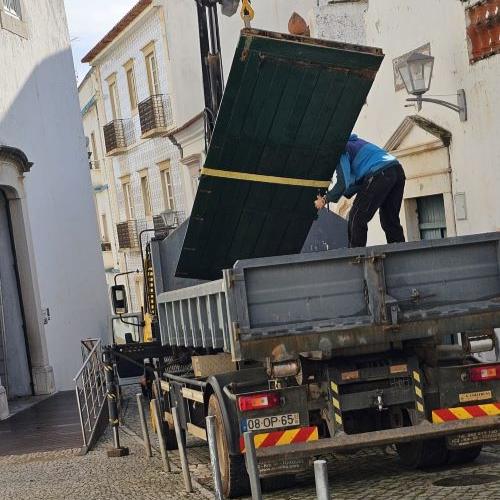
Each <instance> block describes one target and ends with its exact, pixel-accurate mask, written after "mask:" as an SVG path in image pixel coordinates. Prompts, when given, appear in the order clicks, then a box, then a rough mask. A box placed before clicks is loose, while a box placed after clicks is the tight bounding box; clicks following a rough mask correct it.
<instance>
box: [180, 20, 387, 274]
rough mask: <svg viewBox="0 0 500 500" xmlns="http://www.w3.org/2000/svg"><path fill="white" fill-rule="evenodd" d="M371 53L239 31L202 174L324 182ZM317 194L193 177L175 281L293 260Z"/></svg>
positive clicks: (365, 81)
mask: <svg viewBox="0 0 500 500" xmlns="http://www.w3.org/2000/svg"><path fill="white" fill-rule="evenodd" d="M382 59H383V54H382V52H381V51H380V50H379V49H374V48H368V47H359V46H354V45H347V44H339V43H336V42H328V41H319V40H314V39H311V38H304V37H294V36H290V35H282V34H278V33H270V32H264V31H257V30H243V31H242V35H241V38H240V41H239V43H238V47H237V49H236V53H235V56H234V60H233V64H232V67H231V72H230V75H229V79H228V83H227V88H226V91H225V93H224V98H223V101H222V104H221V108H220V111H219V115H218V118H217V123H216V127H215V130H214V134H213V137H212V142H211V144H210V148H209V151H208V153H207V158H206V161H205V167H207V168H214V169H219V170H227V171H237V172H246V173H257V174H262V175H275V176H280V177H290V178H300V179H314V180H328V179H331V177H332V175H333V172H334V170H335V166H336V164H337V161H338V158H339V156H340V154H341V152H342V150H343V148H344V146H345V143H346V141H347V138H348V137H349V134H350V132H351V131H352V128H353V126H354V124H355V122H356V119H357V117H358V115H359V112H360V111H361V108H362V106H363V105H364V103H365V100H366V97H367V95H368V92H369V90H370V88H371V85H372V83H373V80H374V78H375V75H376V72H377V70H378V68H379V66H380V64H381V62H382ZM317 193H318V190H317V189H316V188H307V187H300V186H282V185H273V184H264V183H255V182H250V181H239V180H232V179H221V178H213V177H209V176H205V175H203V176H201V179H200V185H199V188H198V192H197V195H196V199H195V203H194V206H193V211H192V215H191V219H190V222H189V227H188V230H187V233H186V238H185V240H184V245H183V249H182V252H181V256H180V259H179V264H178V267H177V276H180V277H190V278H198V279H217V278H219V277H220V276H221V272H222V269H224V268H230V267H232V266H233V264H234V262H235V261H236V260H238V259H246V258H254V257H265V256H271V255H283V254H287V253H296V252H299V251H300V249H301V248H302V245H303V243H304V241H305V239H306V237H307V234H308V231H309V229H310V227H311V224H312V222H313V221H314V219H315V217H316V215H317V214H316V210H315V209H314V206H313V201H314V199H315V198H316V195H317Z"/></svg>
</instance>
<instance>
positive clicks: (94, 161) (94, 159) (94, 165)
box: [90, 132, 99, 168]
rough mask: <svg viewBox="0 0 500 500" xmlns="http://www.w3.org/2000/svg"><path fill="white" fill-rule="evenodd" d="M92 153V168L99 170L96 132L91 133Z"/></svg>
mask: <svg viewBox="0 0 500 500" xmlns="http://www.w3.org/2000/svg"><path fill="white" fill-rule="evenodd" d="M90 152H91V153H92V156H91V157H90V162H91V165H92V168H99V160H98V158H97V146H96V142H95V134H94V132H91V133H90Z"/></svg>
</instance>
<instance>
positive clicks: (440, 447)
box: [396, 439, 448, 469]
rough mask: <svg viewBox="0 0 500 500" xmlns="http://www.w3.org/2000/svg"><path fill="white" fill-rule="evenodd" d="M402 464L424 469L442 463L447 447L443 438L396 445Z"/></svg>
mask: <svg viewBox="0 0 500 500" xmlns="http://www.w3.org/2000/svg"><path fill="white" fill-rule="evenodd" d="M396 450H397V452H398V455H399V458H400V460H401V462H402V463H403V465H405V466H406V467H408V468H410V469H426V468H431V467H439V466H441V465H444V464H445V463H446V462H447V460H448V449H447V448H446V443H445V440H444V439H429V440H426V441H415V442H412V443H399V444H397V445H396Z"/></svg>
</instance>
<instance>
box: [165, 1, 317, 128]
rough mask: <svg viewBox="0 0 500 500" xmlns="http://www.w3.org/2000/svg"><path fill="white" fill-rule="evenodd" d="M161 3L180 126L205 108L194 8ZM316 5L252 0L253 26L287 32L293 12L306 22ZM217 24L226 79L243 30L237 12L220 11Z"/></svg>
mask: <svg viewBox="0 0 500 500" xmlns="http://www.w3.org/2000/svg"><path fill="white" fill-rule="evenodd" d="M161 3H162V4H163V5H164V6H165V12H166V22H167V36H168V45H169V53H170V58H171V61H172V63H171V80H172V86H173V95H174V96H175V110H176V121H177V124H178V125H182V124H183V123H185V122H186V121H188V120H189V119H190V118H192V117H193V116H195V115H196V114H198V113H199V112H200V111H201V110H202V109H203V108H204V106H205V105H204V99H203V79H202V73H201V60H200V46H199V37H198V18H197V13H196V6H195V2H191V1H187V2H186V1H179V0H161ZM316 4H317V0H254V1H253V2H252V6H253V8H254V10H255V18H254V20H253V21H252V27H254V28H257V29H263V30H272V31H278V32H282V33H288V20H289V19H290V16H291V15H292V13H293V12H294V11H295V12H297V13H298V14H300V15H301V16H302V17H303V18H304V19H306V20H308V19H309V14H310V12H311V9H312V8H313V7H315V6H316ZM179 25H181V26H182V29H179ZM219 25H220V37H221V46H222V60H223V66H224V76H225V78H226V79H227V77H228V75H229V71H230V69H231V64H232V61H233V56H234V51H235V49H236V45H237V43H238V40H239V36H240V31H241V29H242V28H243V21H242V19H241V17H240V14H239V10H238V12H237V13H236V14H235V15H234V16H232V17H226V16H223V15H222V14H221V13H220V9H219Z"/></svg>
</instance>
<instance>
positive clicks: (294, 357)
mask: <svg viewBox="0 0 500 500" xmlns="http://www.w3.org/2000/svg"><path fill="white" fill-rule="evenodd" d="M382 58H383V54H382V52H381V51H380V50H379V49H371V48H366V47H357V46H348V45H345V44H339V43H336V42H326V41H322V40H313V39H309V38H304V37H292V36H289V35H282V34H276V33H268V32H259V31H256V30H243V32H242V38H241V40H240V43H239V45H238V48H237V50H236V54H235V58H234V62H233V67H232V70H231V74H230V77H229V81H228V86H227V89H226V93H225V94H224V98H223V102H222V105H221V108H220V110H219V114H218V117H217V122H216V124H215V129H214V132H213V135H212V142H211V143H210V149H209V151H208V155H207V160H206V162H205V168H204V169H203V170H202V175H201V180H200V186H199V189H198V193H197V196H196V200H195V206H194V208H193V212H192V216H191V220H190V221H189V226H188V227H187V229H186V224H184V225H182V226H181V227H179V228H178V229H177V230H175V231H174V232H172V233H171V234H170V235H168V236H167V237H166V238H163V239H162V238H155V239H153V240H152V241H151V242H150V243H149V245H148V248H147V252H146V257H145V259H144V262H145V275H146V277H147V279H146V286H147V290H146V293H145V297H146V299H147V300H146V301H145V302H147V304H148V313H149V314H151V316H152V317H153V320H154V321H153V322H152V325H153V328H152V330H153V337H155V342H154V343H153V345H150V346H146V345H144V344H141V345H128V346H127V345H126V346H124V347H119V349H121V350H122V352H121V354H123V353H125V352H127V353H129V354H132V353H133V352H135V353H137V356H139V358H140V359H143V357H144V353H145V352H146V351H147V353H148V356H149V357H150V358H151V361H150V365H151V366H150V368H151V367H152V368H153V370H154V372H155V373H156V376H157V383H156V384H153V385H152V386H153V387H156V391H155V396H156V397H157V398H158V399H160V401H161V407H162V414H163V415H164V418H165V427H166V436H167V445H168V446H169V447H171V448H175V447H176V446H177V442H176V439H175V433H174V431H173V419H172V408H173V407H176V408H177V412H178V415H179V418H180V424H181V427H182V430H183V433H184V436H185V434H190V435H193V436H196V437H198V438H201V439H206V430H205V418H206V417H207V415H213V416H214V417H215V422H216V434H217V441H218V451H219V455H220V456H219V463H220V468H221V475H222V485H223V490H224V494H225V496H227V497H234V496H238V495H242V494H244V493H246V492H247V490H248V477H247V474H246V470H245V460H244V453H245V450H244V443H243V440H242V436H243V434H244V433H245V432H247V431H251V432H252V433H253V437H254V442H255V446H256V449H257V458H258V461H259V471H260V476H261V477H262V478H268V477H274V476H284V477H287V478H288V477H289V476H290V475H294V474H296V473H297V472H299V471H301V470H304V469H305V468H307V467H308V466H309V461H310V460H311V459H312V458H314V457H315V456H318V455H324V454H325V453H330V452H337V451H345V450H353V449H360V448H365V447H370V446H381V445H389V444H391V445H395V447H396V450H397V452H398V454H399V456H400V458H401V460H402V462H403V463H404V464H406V465H407V466H408V467H414V468H417V467H436V466H442V465H444V464H447V463H466V462H469V461H472V460H474V459H475V458H476V457H477V456H478V455H479V453H480V452H481V447H482V445H483V444H485V443H491V442H495V441H499V440H500V363H499V362H498V361H495V362H491V363H484V362H481V361H480V360H479V358H478V357H477V355H478V354H479V353H484V352H495V351H496V352H498V345H497V344H498V343H497V337H496V335H495V332H494V329H495V328H497V327H500V233H491V234H479V235H470V236H461V237H456V238H445V239H441V240H431V241H417V242H409V243H402V244H391V245H382V246H374V247H368V248H353V249H345V248H344V249H342V248H340V249H337V250H328V251H319V252H316V253H302V254H300V253H297V251H300V245H302V243H303V242H304V239H305V236H306V234H307V228H308V227H310V225H311V223H312V221H313V219H314V214H313V213H312V212H313V206H312V202H313V200H314V198H315V195H316V194H317V189H318V186H327V185H328V184H329V183H330V180H331V174H332V173H333V167H334V165H335V159H336V158H338V157H339V155H340V152H341V150H342V148H343V145H344V144H345V141H346V140H347V138H348V135H349V133H350V131H351V130H352V127H353V126H354V123H355V121H356V118H357V116H358V114H359V111H360V110H361V108H362V106H363V104H364V102H365V100H366V96H367V94H368V92H369V89H370V87H371V84H372V82H373V79H374V78H375V74H376V71H377V69H378V67H379V65H380V64H381V61H382ZM285 97H286V98H285ZM250 103H253V107H252V108H250ZM276 117H278V118H279V119H278V118H276ZM273 120H274V121H273ZM276 120H277V122H278V124H277V125H276V124H275V121H276ZM271 124H274V125H273V126H271ZM228 158H230V159H231V161H229V160H228ZM248 158H252V162H250V163H248ZM271 160H272V161H271ZM250 167H251V168H252V169H253V170H250V171H249V168H250ZM228 200H229V201H228ZM277 200H278V201H279V203H278V202H277ZM241 214H244V216H242V215H241ZM233 215H235V216H234V217H233ZM224 222H226V224H224ZM304 232H305V233H306V234H304ZM262 235H265V236H262ZM181 247H182V248H181ZM235 249H236V250H235ZM285 250H288V255H282V254H283V253H286V252H285ZM273 252H276V253H273ZM294 252H295V253H294ZM256 253H258V255H256ZM265 255H274V256H271V257H269V256H265ZM248 257H250V258H248ZM221 263H223V264H222V265H221ZM221 269H222V273H221V272H220V271H221ZM216 275H217V276H219V275H220V277H219V278H218V279H212V277H213V276H216ZM193 277H194V278H196V277H197V278H203V279H208V280H210V281H196V280H193V279H192V278H193ZM114 292H116V293H114V294H112V295H113V299H114V300H113V302H114V305H115V306H116V307H115V310H116V312H121V313H124V312H126V308H124V307H123V305H124V303H125V301H124V300H123V299H124V297H123V293H124V289H123V287H122V289H115V290H114ZM119 294H121V295H122V296H121V297H119V296H118V295H119ZM143 351H144V352H143ZM151 371H152V370H149V371H148V373H151ZM183 439H184V437H183Z"/></svg>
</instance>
